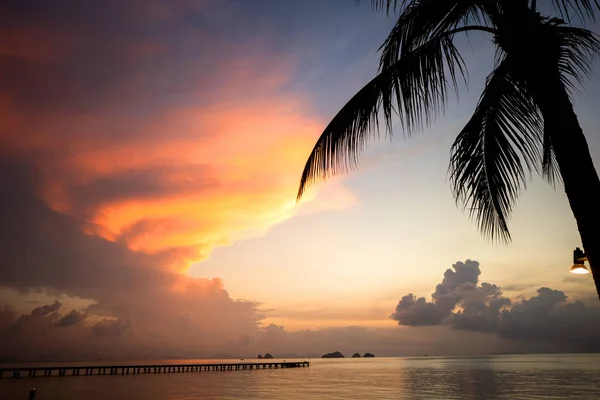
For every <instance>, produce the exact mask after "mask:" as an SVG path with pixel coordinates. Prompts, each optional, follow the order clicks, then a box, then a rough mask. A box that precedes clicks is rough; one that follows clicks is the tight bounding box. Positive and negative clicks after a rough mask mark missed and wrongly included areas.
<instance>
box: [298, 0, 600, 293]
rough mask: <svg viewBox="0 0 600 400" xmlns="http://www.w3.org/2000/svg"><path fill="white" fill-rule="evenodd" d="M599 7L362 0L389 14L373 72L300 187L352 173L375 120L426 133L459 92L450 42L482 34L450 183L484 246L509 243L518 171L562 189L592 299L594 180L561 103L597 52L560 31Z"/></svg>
mask: <svg viewBox="0 0 600 400" xmlns="http://www.w3.org/2000/svg"><path fill="white" fill-rule="evenodd" d="M599 1H600V0H547V1H545V2H544V3H546V4H549V3H552V4H553V5H554V9H555V10H556V17H551V16H547V15H542V14H541V13H540V12H539V11H538V10H537V1H536V0H372V5H373V6H374V8H375V9H376V10H378V11H383V10H385V11H386V12H387V13H391V12H394V13H395V14H397V22H396V24H395V26H394V27H393V29H392V31H391V32H390V34H389V36H388V37H387V39H386V41H385V42H384V44H383V45H382V46H381V47H380V49H379V50H380V51H381V56H380V62H379V70H378V73H377V75H376V76H375V78H374V79H373V80H371V81H370V82H369V83H367V84H366V85H365V86H364V87H363V88H362V89H361V90H360V91H359V92H358V93H357V94H356V95H354V97H352V99H350V101H349V102H348V103H347V104H346V105H345V106H344V107H343V108H342V109H341V110H340V111H339V112H338V114H337V115H336V116H335V117H334V118H333V119H332V120H331V122H330V123H329V125H328V126H327V127H326V128H325V131H324V132H323V133H322V135H321V136H320V138H319V139H318V141H317V143H316V144H315V146H314V148H313V150H312V152H311V154H310V156H309V158H308V160H307V162H306V165H305V167H304V171H303V173H302V178H301V181H300V187H299V190H298V200H299V199H300V198H301V197H302V195H303V193H304V191H305V189H306V188H307V187H308V186H309V185H311V184H313V183H315V182H317V181H320V180H323V179H326V178H328V177H330V176H332V175H335V174H338V173H341V172H347V171H349V170H351V169H354V168H355V167H356V166H357V164H358V160H359V157H360V155H361V153H362V151H363V149H364V148H365V145H366V142H367V140H368V139H370V138H371V137H372V136H378V135H379V129H378V128H379V121H380V120H381V119H382V120H383V121H384V123H385V128H386V129H385V131H386V133H387V135H391V134H392V118H393V116H394V115H395V116H397V117H398V119H399V121H400V124H401V127H402V128H403V131H404V134H405V136H410V135H411V134H413V133H414V132H416V131H418V130H421V129H422V128H423V127H426V126H428V125H429V124H430V123H431V122H432V121H433V120H434V119H435V117H436V116H437V115H438V114H439V113H440V111H442V110H443V109H444V108H445V105H446V103H447V97H448V92H449V89H452V88H453V89H454V90H457V89H458V80H459V78H463V79H464V80H465V83H466V73H467V69H466V65H465V63H464V62H463V59H462V57H461V55H460V53H459V51H458V49H457V48H456V47H455V45H454V38H455V36H456V35H457V34H461V33H464V32H468V31H482V32H486V33H488V34H490V35H491V38H492V40H493V43H494V44H495V47H496V60H495V68H494V70H493V71H492V73H491V74H490V75H489V76H488V78H487V81H486V86H485V89H484V92H483V94H482V95H481V97H480V99H479V103H478V105H477V107H476V109H475V112H474V114H473V116H472V117H471V119H470V120H469V121H468V122H467V124H466V126H465V127H464V128H463V129H462V131H461V132H459V134H458V136H457V138H456V140H455V142H454V144H453V145H452V148H451V157H450V167H449V172H450V183H451V185H452V190H453V194H454V196H455V199H456V201H457V203H459V204H462V206H463V207H464V209H465V210H469V216H470V217H471V218H474V219H475V220H476V222H477V225H478V227H479V230H480V232H481V233H482V234H483V235H484V236H485V237H486V238H488V239H491V240H492V241H496V240H497V241H500V242H505V243H508V242H509V241H510V240H511V236H510V232H509V229H508V223H507V220H508V217H509V216H510V214H511V211H512V208H513V206H514V203H515V201H516V200H517V198H518V196H519V194H520V192H521V191H522V189H524V188H525V187H526V183H527V182H526V179H527V173H528V172H531V171H532V170H536V171H537V172H539V173H541V174H542V176H543V177H544V178H545V179H546V180H548V182H550V183H551V184H554V183H555V182H556V181H557V180H562V182H563V183H564V188H565V192H566V195H567V198H568V200H569V203H570V206H571V209H572V211H573V214H574V216H575V219H576V221H577V226H578V229H579V233H580V236H581V240H582V244H583V247H584V250H585V253H586V255H587V257H588V260H589V263H590V267H591V270H592V274H593V276H594V281H595V284H596V290H597V292H598V294H599V296H600V207H599V206H598V204H600V180H599V179H598V174H597V173H596V170H595V168H594V165H593V162H592V158H591V156H590V152H589V149H588V145H587V142H586V140H585V136H584V134H583V131H582V129H581V127H580V125H579V121H578V119H577V115H576V114H575V112H574V109H573V104H572V103H571V94H572V92H573V91H574V90H575V89H576V87H577V85H581V83H582V81H583V79H584V78H585V77H586V76H587V75H589V73H590V72H591V64H592V61H593V59H594V58H595V57H596V56H597V55H598V54H600V41H599V40H598V36H597V35H596V34H594V33H593V32H591V31H589V30H586V29H584V28H581V27H575V26H573V25H571V24H569V23H566V22H565V21H573V20H575V19H577V20H579V21H582V22H586V21H588V20H591V19H593V18H594V12H595V11H597V10H598V9H600V3H599Z"/></svg>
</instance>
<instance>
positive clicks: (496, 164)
mask: <svg viewBox="0 0 600 400" xmlns="http://www.w3.org/2000/svg"><path fill="white" fill-rule="evenodd" d="M511 68H512V65H511V60H510V59H509V58H505V59H504V60H502V61H501V63H500V64H499V65H498V67H497V68H496V69H495V71H494V72H493V73H492V74H491V75H490V76H489V77H488V80H487V84H486V88H485V91H484V92H483V94H482V96H481V98H480V101H479V104H478V105H477V108H476V110H475V113H474V114H473V116H472V117H471V119H470V120H469V122H468V123H467V125H466V126H465V127H464V128H463V130H462V131H461V132H460V134H459V135H458V137H457V138H456V140H455V142H454V144H453V145H452V149H451V159H450V171H451V176H450V180H451V184H452V187H453V192H454V196H455V199H456V201H457V203H458V202H460V203H463V205H464V207H465V209H466V208H469V209H470V213H469V214H470V217H471V218H475V220H476V221H477V223H478V226H479V229H480V231H481V233H482V234H483V235H484V236H487V237H489V238H491V239H492V240H494V239H497V238H498V239H500V240H501V241H504V242H508V241H510V238H511V237H510V232H509V229H508V218H509V216H510V213H511V210H512V207H513V204H514V203H515V201H516V199H517V197H518V196H519V194H520V191H521V188H524V187H526V171H529V172H530V173H531V171H532V169H535V168H536V166H537V165H539V162H540V158H541V157H540V147H541V146H540V145H541V144H542V140H543V124H542V118H541V116H540V113H539V111H538V109H537V107H536V105H535V104H534V103H533V100H532V99H531V98H530V97H529V96H528V95H527V93H525V92H524V91H523V90H522V89H521V87H520V85H519V84H518V82H515V81H514V80H513V79H512V77H511Z"/></svg>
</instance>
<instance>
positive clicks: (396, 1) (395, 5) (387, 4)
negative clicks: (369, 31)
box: [359, 0, 413, 14]
mask: <svg viewBox="0 0 600 400" xmlns="http://www.w3.org/2000/svg"><path fill="white" fill-rule="evenodd" d="M359 1H360V0H359ZM411 1H413V0H371V6H372V7H373V9H374V10H376V11H385V12H386V13H387V14H390V11H392V12H394V13H396V11H398V10H400V9H402V8H403V7H405V6H406V5H407V4H408V3H410V2H411Z"/></svg>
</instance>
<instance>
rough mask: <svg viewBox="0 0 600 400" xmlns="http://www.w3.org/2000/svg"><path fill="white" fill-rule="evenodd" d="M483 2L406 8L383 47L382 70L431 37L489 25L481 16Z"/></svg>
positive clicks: (435, 0)
mask: <svg viewBox="0 0 600 400" xmlns="http://www.w3.org/2000/svg"><path fill="white" fill-rule="evenodd" d="M481 4H482V0H452V1H448V0H413V1H410V2H408V3H407V4H405V5H404V8H403V11H402V13H401V14H400V15H399V16H398V20H397V21H396V24H395V25H394V27H393V28H392V31H391V32H390V34H389V35H388V37H387V38H386V40H385V42H384V43H383V44H382V45H381V47H380V48H379V50H380V51H381V58H380V63H379V69H380V70H384V69H386V68H388V67H389V66H390V65H392V64H393V63H395V62H396V61H397V60H398V59H399V58H400V57H401V55H402V52H404V51H410V50H411V49H413V48H416V47H418V46H420V45H422V44H423V43H425V42H427V41H428V40H430V39H431V38H432V37H435V36H438V35H440V34H442V33H444V32H447V31H449V30H451V29H454V28H456V27H458V26H466V25H470V24H474V23H477V24H481V23H485V22H486V17H485V14H483V13H481V8H480V7H481Z"/></svg>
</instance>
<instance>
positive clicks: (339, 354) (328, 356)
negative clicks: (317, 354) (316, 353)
mask: <svg viewBox="0 0 600 400" xmlns="http://www.w3.org/2000/svg"><path fill="white" fill-rule="evenodd" d="M321 358H345V356H344V355H343V354H342V353H340V352H339V351H334V352H333V353H327V354H323V355H322V356H321Z"/></svg>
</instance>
